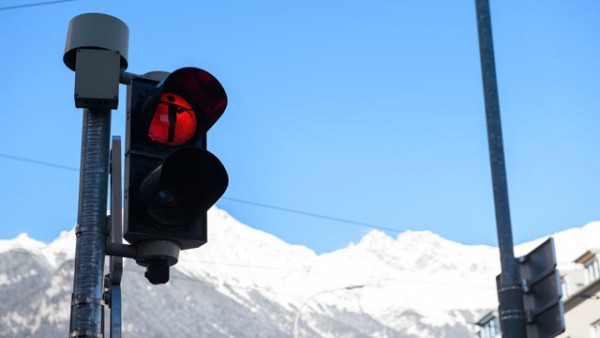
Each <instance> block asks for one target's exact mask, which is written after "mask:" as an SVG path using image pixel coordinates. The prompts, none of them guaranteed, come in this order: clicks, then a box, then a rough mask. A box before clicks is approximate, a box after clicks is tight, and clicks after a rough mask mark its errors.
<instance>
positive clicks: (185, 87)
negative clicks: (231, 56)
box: [156, 67, 227, 136]
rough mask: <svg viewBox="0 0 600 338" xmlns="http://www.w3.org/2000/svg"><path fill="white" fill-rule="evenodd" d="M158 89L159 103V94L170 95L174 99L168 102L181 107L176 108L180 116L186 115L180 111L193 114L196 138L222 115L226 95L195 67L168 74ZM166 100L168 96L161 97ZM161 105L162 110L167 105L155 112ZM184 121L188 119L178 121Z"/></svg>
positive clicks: (219, 86)
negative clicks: (159, 92) (179, 111)
mask: <svg viewBox="0 0 600 338" xmlns="http://www.w3.org/2000/svg"><path fill="white" fill-rule="evenodd" d="M158 87H159V88H161V99H160V101H161V102H162V101H163V94H171V95H174V96H173V97H172V98H174V100H173V101H171V102H172V103H173V105H178V106H179V107H181V108H178V109H182V111H181V113H182V114H183V115H184V116H185V115H186V113H184V112H191V113H192V114H195V118H196V124H197V128H195V129H196V130H195V135H196V136H197V135H201V134H204V133H206V132H207V131H208V130H209V129H210V128H211V127H212V126H213V124H215V122H217V120H218V119H219V118H220V117H221V115H223V112H224V111H225V108H226V107H227V94H226V93H225V89H223V86H221V83H219V81H218V80H217V79H216V78H215V77H214V76H212V74H210V73H209V72H207V71H205V70H202V69H199V68H193V67H187V68H181V69H178V70H176V71H174V72H173V73H171V74H170V75H169V76H168V77H167V78H166V79H165V80H164V81H163V82H162V83H160V84H159V85H158ZM168 98H169V97H168V96H166V97H165V99H167V102H168ZM177 102H179V104H178V103H177ZM186 103H187V105H186ZM161 105H162V106H163V108H162V109H164V107H169V105H168V104H167V105H164V104H159V105H158V107H157V109H156V110H157V111H158V110H159V109H161ZM186 107H189V109H191V110H188V108H186ZM171 109H173V108H171ZM188 115H189V114H188ZM178 119H179V117H178ZM184 119H188V121H189V122H190V123H191V120H192V119H191V118H182V120H184ZM177 123H179V120H177V122H176V123H175V124H177ZM182 124H183V122H182ZM170 128H171V127H170ZM190 128H191V127H190Z"/></svg>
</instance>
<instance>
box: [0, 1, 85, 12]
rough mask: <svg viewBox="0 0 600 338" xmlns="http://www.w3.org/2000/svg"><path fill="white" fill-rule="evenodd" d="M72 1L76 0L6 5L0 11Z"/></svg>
mask: <svg viewBox="0 0 600 338" xmlns="http://www.w3.org/2000/svg"><path fill="white" fill-rule="evenodd" d="M72 1H77V0H56V1H45V2H34V3H30V4H24V5H14V6H6V7H0V11H7V10H11V9H19V8H26V7H38V6H46V5H55V4H59V3H63V2H72Z"/></svg>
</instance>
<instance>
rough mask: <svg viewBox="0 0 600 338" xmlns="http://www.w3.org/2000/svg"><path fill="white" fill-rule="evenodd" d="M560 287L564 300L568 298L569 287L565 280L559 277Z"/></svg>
mask: <svg viewBox="0 0 600 338" xmlns="http://www.w3.org/2000/svg"><path fill="white" fill-rule="evenodd" d="M560 288H561V290H562V299H563V300H565V299H567V298H569V287H568V285H567V281H566V280H565V279H564V278H561V279H560Z"/></svg>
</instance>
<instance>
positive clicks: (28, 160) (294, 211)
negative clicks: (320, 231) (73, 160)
mask: <svg viewBox="0 0 600 338" xmlns="http://www.w3.org/2000/svg"><path fill="white" fill-rule="evenodd" d="M0 158H7V159H10V160H14V161H20V162H25V163H31V164H37V165H41V166H46V167H50V168H56V169H63V170H69V171H79V168H75V167H70V166H65V165H61V164H56V163H50V162H44V161H38V160H34V159H31V158H26V157H20V156H14V155H9V154H4V153H0ZM221 199H223V200H227V201H230V202H235V203H242V204H247V205H252V206H255V207H260V208H265V209H271V210H277V211H281V212H287V213H291V214H297V215H302V216H308V217H313V218H320V219H324V220H328V221H334V222H340V223H346V224H352V225H355V226H360V227H363V228H369V229H378V230H382V231H387V232H392V233H400V232H402V230H400V229H394V228H389V227H384V226H381V225H376V224H369V223H364V222H357V221H353V220H349V219H344V218H339V217H333V216H327V215H322V214H317V213H314V212H308V211H302V210H297V209H291V208H285V207H280V206H276V205H271V204H266V203H258V202H252V201H248V200H243V199H239V198H233V197H222V198H221Z"/></svg>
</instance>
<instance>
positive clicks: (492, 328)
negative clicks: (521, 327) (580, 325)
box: [481, 318, 600, 338]
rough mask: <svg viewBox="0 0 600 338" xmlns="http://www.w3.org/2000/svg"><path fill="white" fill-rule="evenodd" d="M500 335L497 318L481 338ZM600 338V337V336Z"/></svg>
mask: <svg viewBox="0 0 600 338" xmlns="http://www.w3.org/2000/svg"><path fill="white" fill-rule="evenodd" d="M499 334H500V332H499V330H498V322H497V320H496V318H492V319H491V320H490V321H489V322H487V323H485V324H483V325H482V326H481V338H495V337H497V336H498V335H499ZM599 337H600V336H599Z"/></svg>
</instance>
